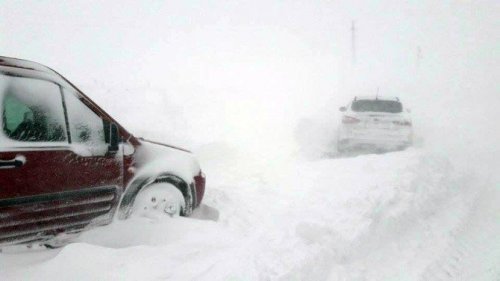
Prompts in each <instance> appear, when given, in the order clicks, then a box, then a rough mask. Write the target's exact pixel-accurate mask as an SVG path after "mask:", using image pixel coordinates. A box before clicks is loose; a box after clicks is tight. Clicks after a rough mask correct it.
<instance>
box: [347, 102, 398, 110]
mask: <svg viewBox="0 0 500 281" xmlns="http://www.w3.org/2000/svg"><path fill="white" fill-rule="evenodd" d="M351 109H352V111H355V112H388V113H400V112H402V111H403V105H402V104H401V103H400V102H399V101H392V100H357V101H354V102H353V103H352V106H351Z"/></svg>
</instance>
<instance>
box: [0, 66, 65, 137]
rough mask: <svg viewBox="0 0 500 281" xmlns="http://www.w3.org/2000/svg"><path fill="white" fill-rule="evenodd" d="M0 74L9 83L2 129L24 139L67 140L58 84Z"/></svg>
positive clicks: (3, 104) (12, 135) (4, 103)
mask: <svg viewBox="0 0 500 281" xmlns="http://www.w3.org/2000/svg"><path fill="white" fill-rule="evenodd" d="M0 78H1V79H2V80H3V82H4V84H5V85H6V86H5V87H3V89H2V92H3V94H4V95H3V97H4V98H3V101H2V120H3V128H2V129H3V133H4V134H5V135H7V137H9V138H10V139H12V140H16V141H22V142H64V141H66V137H67V134H66V128H65V120H64V111H63V104H62V99H61V91H60V88H59V86H58V85H56V84H54V83H52V82H48V81H45V80H39V79H33V78H27V77H9V76H0ZM0 96H1V95H0Z"/></svg>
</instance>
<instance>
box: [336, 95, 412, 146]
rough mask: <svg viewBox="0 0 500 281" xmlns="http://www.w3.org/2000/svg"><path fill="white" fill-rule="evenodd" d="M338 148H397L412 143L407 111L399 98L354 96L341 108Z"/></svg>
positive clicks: (410, 125)
mask: <svg viewBox="0 0 500 281" xmlns="http://www.w3.org/2000/svg"><path fill="white" fill-rule="evenodd" d="M340 111H341V112H342V120H341V124H340V126H339V129H338V136H337V150H338V151H339V152H346V151H352V150H358V149H376V150H399V149H404V148H406V147H409V146H411V145H412V138H413V127H412V121H411V116H410V111H409V110H408V109H405V108H403V104H402V103H401V101H400V100H399V98H392V97H379V96H375V97H355V98H354V99H353V101H351V102H350V103H349V104H348V105H347V106H343V107H341V108H340Z"/></svg>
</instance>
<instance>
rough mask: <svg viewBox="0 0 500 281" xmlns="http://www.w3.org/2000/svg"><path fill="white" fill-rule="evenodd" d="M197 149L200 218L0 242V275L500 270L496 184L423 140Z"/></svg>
mask: <svg viewBox="0 0 500 281" xmlns="http://www.w3.org/2000/svg"><path fill="white" fill-rule="evenodd" d="M231 150H232V151H233V152H232V153H230V151H231ZM224 152H228V153H226V154H225V155H226V157H224V158H221V157H214V155H216V156H219V155H221V154H222V153H224ZM197 154H198V157H199V158H200V160H201V162H202V165H203V166H204V167H205V172H206V173H207V174H208V175H210V182H209V186H208V187H209V188H208V189H207V195H206V199H205V201H204V204H206V205H208V206H210V208H209V207H207V206H204V207H202V208H201V210H198V212H197V213H196V214H195V216H194V217H193V218H173V219H171V218H160V219H148V218H133V219H130V220H126V221H117V222H115V223H113V224H111V225H109V226H106V227H102V228H98V229H94V230H92V231H90V232H87V233H85V234H83V235H82V236H81V237H80V238H79V239H78V243H74V244H70V245H68V246H66V247H64V248H62V249H58V250H50V251H47V250H31V251H28V252H23V253H4V254H1V255H0V276H2V279H5V280H68V279H71V280H158V279H161V280H269V279H270V280H431V279H433V278H436V280H445V279H443V278H448V279H449V280H456V279H457V278H459V277H460V278H462V279H461V280H495V278H497V277H498V276H499V274H500V272H499V271H498V267H497V265H498V262H499V261H500V260H499V258H500V255H499V254H500V252H499V248H498V233H499V224H498V212H497V211H498V206H497V205H498V204H495V202H498V201H497V199H498V198H499V197H498V195H499V191H498V189H497V188H496V189H495V188H491V185H488V182H484V180H482V179H481V178H477V177H475V175H474V173H464V172H463V171H459V170H457V169H458V168H457V167H455V165H453V163H451V162H450V161H449V160H448V159H446V158H443V157H441V156H439V155H437V154H434V153H432V152H428V151H426V150H425V149H418V148H412V149H408V150H407V151H403V152H394V153H388V154H381V155H360V156H356V157H352V158H323V159H316V160H307V161H304V160H301V161H296V160H293V159H281V160H282V161H279V160H277V161H276V162H274V164H271V165H263V164H264V163H262V162H261V161H260V160H259V159H252V158H251V157H248V156H245V155H244V154H241V152H239V151H235V149H234V148H231V147H230V146H229V145H226V144H223V143H219V144H212V145H206V146H205V147H200V149H199V150H198V151H197ZM476 176H477V175H476ZM489 184H491V182H490V183H489ZM456 264H459V266H457V265H456ZM471 266H472V267H471ZM61 269H64V270H61ZM440 276H441V277H440ZM439 278H441V279H439Z"/></svg>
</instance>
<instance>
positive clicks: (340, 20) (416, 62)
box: [0, 1, 500, 152]
mask: <svg viewBox="0 0 500 281" xmlns="http://www.w3.org/2000/svg"><path fill="white" fill-rule="evenodd" d="M26 4H27V3H26V2H13V1H10V2H8V1H7V2H2V3H1V4H0V8H1V9H0V13H1V18H0V32H1V37H0V40H1V41H0V51H1V53H2V55H6V56H13V57H19V58H25V59H30V60H35V61H39V62H42V63H44V64H46V65H49V66H51V67H53V68H54V69H56V70H58V71H59V72H61V73H63V75H65V76H66V77H68V78H69V79H70V80H72V81H75V82H76V84H77V85H78V86H80V87H81V88H82V90H83V91H84V92H86V93H87V95H89V96H90V97H91V98H93V99H94V100H96V101H98V102H100V104H101V105H102V106H103V107H104V108H105V109H108V110H109V111H111V114H112V115H113V116H115V117H116V119H118V120H121V121H122V123H125V124H124V125H125V126H126V127H128V128H130V130H132V131H137V130H138V131H139V132H141V130H142V128H141V126H142V125H143V124H142V123H141V122H142V121H140V122H138V121H137V120H136V121H134V117H132V116H127V112H128V108H129V107H131V105H132V106H134V105H135V106H137V107H138V108H139V109H140V110H137V111H146V109H147V107H148V106H155V105H154V102H152V100H159V99H160V100H161V103H163V105H162V106H164V107H165V108H166V110H165V111H168V112H166V115H165V116H149V115H147V114H146V116H147V117H148V120H149V119H152V118H154V119H156V121H155V122H160V123H159V124H161V125H162V126H166V127H165V128H164V129H165V132H164V133H165V134H169V136H170V137H171V138H172V139H173V140H172V141H174V142H176V143H186V144H187V145H188V146H189V145H190V146H196V144H197V143H198V144H199V143H206V142H207V141H225V142H229V143H235V144H237V145H238V146H239V147H240V148H242V149H243V150H245V149H247V150H251V151H252V152H256V151H263V150H265V151H267V152H270V151H274V152H275V151H278V150H279V149H280V148H281V149H286V150H290V149H292V150H293V149H294V145H295V142H293V138H294V137H293V131H294V130H295V129H296V127H297V122H298V121H299V120H301V119H303V118H313V119H314V120H315V122H320V123H322V124H328V125H327V126H326V127H331V126H330V125H329V124H332V125H335V124H336V123H337V122H338V114H337V109H338V107H339V106H341V105H344V104H346V103H347V102H348V101H349V100H350V99H352V97H353V96H355V95H374V94H375V93H376V91H377V88H379V89H380V90H379V92H380V94H381V95H390V96H399V97H400V98H401V99H402V100H403V102H404V103H405V105H407V106H408V107H410V108H412V110H413V118H414V123H415V127H416V129H417V130H418V131H419V132H420V134H421V132H422V130H423V131H424V132H425V135H420V136H419V137H420V138H421V139H423V138H425V143H427V144H433V143H435V142H436V141H442V139H443V137H445V138H448V137H450V136H452V137H453V139H454V142H457V145H458V144H459V143H460V142H463V143H467V144H470V143H471V142H477V141H484V142H485V144H487V145H490V146H492V148H494V149H496V150H498V146H495V145H493V144H495V143H498V138H499V132H498V130H496V129H495V127H496V126H495V124H496V120H498V117H499V114H498V110H497V109H496V108H497V107H498V105H499V104H500V97H499V96H498V92H499V91H498V90H499V87H498V84H497V83H496V81H495V75H494V74H495V73H498V70H499V67H498V65H499V63H498V62H499V53H498V40H499V32H498V27H499V26H498V13H499V11H500V8H499V6H500V5H499V4H498V2H496V1H480V2H474V1H446V2H441V3H436V1H418V2H413V3H412V2H405V3H399V2H394V1H382V2H378V1H377V2H376V3H375V2H371V3H366V2H365V1H317V2H308V1H279V2H273V3H269V2H268V1H252V2H248V1H231V2H230V3H223V2H220V1H204V2H203V3H197V2H185V1H169V2H161V1H141V3H137V2H136V1H120V2H116V3H101V2H100V1H94V2H92V1H91V2H89V1H71V2H64V3H50V5H49V3H48V2H47V1H33V2H30V3H29V5H26ZM353 21H354V22H355V27H356V33H355V45H356V46H355V59H354V60H353V54H352V47H351V35H352V34H351V24H352V22H353ZM418 48H420V50H421V51H420V55H418V54H417V52H418V51H417V50H418ZM419 57H420V58H419ZM144 88H147V89H149V90H144ZM148 95H149V96H148ZM117 104H118V105H119V106H118V107H117V106H116V105H117ZM122 110H123V112H122ZM134 113H136V112H134ZM179 118H180V119H181V120H178V119H179ZM173 119H175V120H173ZM152 123H154V122H152ZM179 131H182V132H179ZM429 132H431V133H429ZM330 133H331V132H330ZM486 135H488V136H489V137H486V138H485V136H486ZM433 138H436V139H433ZM480 147H481V146H480Z"/></svg>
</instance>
